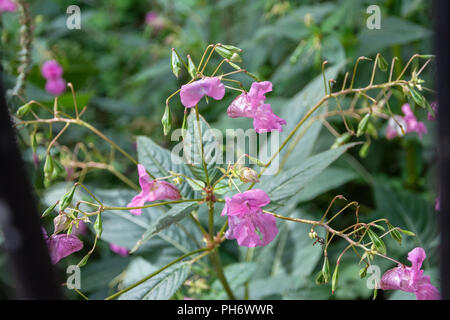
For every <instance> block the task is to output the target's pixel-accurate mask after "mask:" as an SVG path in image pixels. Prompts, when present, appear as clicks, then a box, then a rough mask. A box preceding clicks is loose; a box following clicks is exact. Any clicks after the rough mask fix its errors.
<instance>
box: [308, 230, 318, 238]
mask: <svg viewBox="0 0 450 320" xmlns="http://www.w3.org/2000/svg"><path fill="white" fill-rule="evenodd" d="M308 236H309V238H310V239H315V238H316V237H317V232H315V231H311V232H310V233H308Z"/></svg>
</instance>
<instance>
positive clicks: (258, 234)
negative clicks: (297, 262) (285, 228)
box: [222, 189, 278, 248]
mask: <svg viewBox="0 0 450 320" xmlns="http://www.w3.org/2000/svg"><path fill="white" fill-rule="evenodd" d="M269 203H270V198H269V196H268V195H267V194H266V193H265V192H264V191H263V190H261V189H253V190H249V191H245V192H244V193H238V194H235V195H234V196H233V197H231V199H230V198H229V197H226V198H225V207H224V208H223V211H222V216H223V215H225V214H226V215H227V216H228V230H227V232H226V233H225V236H226V237H227V239H236V240H237V242H238V244H239V245H240V246H245V247H249V248H252V247H256V246H265V245H267V244H269V243H270V242H271V241H272V240H273V239H275V237H276V235H277V234H278V228H277V224H276V219H275V217H274V216H272V215H270V214H267V213H263V211H262V209H261V207H264V206H266V205H268V204H269Z"/></svg>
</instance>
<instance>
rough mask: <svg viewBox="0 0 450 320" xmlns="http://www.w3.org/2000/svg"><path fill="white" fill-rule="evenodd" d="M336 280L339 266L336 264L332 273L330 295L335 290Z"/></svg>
mask: <svg viewBox="0 0 450 320" xmlns="http://www.w3.org/2000/svg"><path fill="white" fill-rule="evenodd" d="M338 280H339V264H336V268H334V272H333V279H332V280H331V293H332V294H334V292H335V291H336V289H337V286H338Z"/></svg>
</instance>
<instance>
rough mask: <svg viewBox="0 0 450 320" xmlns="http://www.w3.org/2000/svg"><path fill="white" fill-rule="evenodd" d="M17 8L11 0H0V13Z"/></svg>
mask: <svg viewBox="0 0 450 320" xmlns="http://www.w3.org/2000/svg"><path fill="white" fill-rule="evenodd" d="M16 10H17V6H16V4H15V3H14V2H13V1H11V0H0V13H1V12H14V11H16Z"/></svg>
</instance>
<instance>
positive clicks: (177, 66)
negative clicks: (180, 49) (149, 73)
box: [172, 48, 181, 78]
mask: <svg viewBox="0 0 450 320" xmlns="http://www.w3.org/2000/svg"><path fill="white" fill-rule="evenodd" d="M180 70H181V61H180V58H178V54H177V53H176V52H175V49H174V48H172V72H173V74H174V75H175V77H177V78H178V75H179V74H180Z"/></svg>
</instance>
